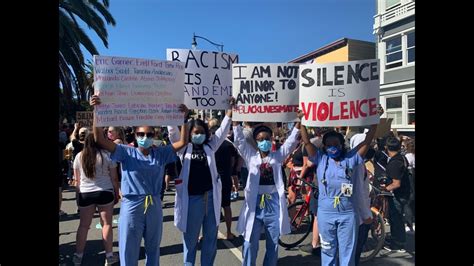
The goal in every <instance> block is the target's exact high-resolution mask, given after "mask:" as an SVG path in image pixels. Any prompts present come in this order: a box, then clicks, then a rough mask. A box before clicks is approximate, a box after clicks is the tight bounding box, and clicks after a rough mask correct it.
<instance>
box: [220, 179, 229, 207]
mask: <svg viewBox="0 0 474 266" xmlns="http://www.w3.org/2000/svg"><path fill="white" fill-rule="evenodd" d="M221 182H222V202H221V207H223V208H224V207H229V206H230V193H231V192H232V179H231V177H230V176H228V177H222V176H221Z"/></svg>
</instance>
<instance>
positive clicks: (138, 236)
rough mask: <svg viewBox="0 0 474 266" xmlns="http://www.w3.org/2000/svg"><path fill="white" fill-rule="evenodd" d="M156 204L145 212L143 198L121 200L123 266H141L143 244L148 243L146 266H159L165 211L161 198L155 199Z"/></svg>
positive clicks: (125, 197) (120, 241) (134, 196)
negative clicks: (139, 265) (140, 258)
mask: <svg viewBox="0 0 474 266" xmlns="http://www.w3.org/2000/svg"><path fill="white" fill-rule="evenodd" d="M152 199H153V204H152V205H149V206H148V208H147V210H146V213H144V211H145V196H144V195H128V196H124V197H123V198H122V204H121V206H120V217H119V224H118V228H119V256H120V265H122V266H132V265H133V266H135V265H138V259H139V255H140V243H141V240H142V237H143V238H144V239H145V255H146V263H145V265H146V266H152V265H153V266H157V265H160V243H161V233H162V230H163V210H162V209H161V201H160V196H159V195H157V196H152Z"/></svg>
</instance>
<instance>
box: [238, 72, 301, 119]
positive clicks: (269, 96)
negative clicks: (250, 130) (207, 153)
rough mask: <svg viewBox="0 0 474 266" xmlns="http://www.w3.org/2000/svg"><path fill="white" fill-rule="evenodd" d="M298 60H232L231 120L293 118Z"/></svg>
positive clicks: (296, 95) (294, 116) (296, 102)
mask: <svg viewBox="0 0 474 266" xmlns="http://www.w3.org/2000/svg"><path fill="white" fill-rule="evenodd" d="M298 67H299V66H298V64H233V65H232V96H234V98H235V99H236V107H235V108H234V110H233V114H232V119H233V120H234V121H261V122H290V121H297V117H296V112H297V109H298V84H299V82H298Z"/></svg>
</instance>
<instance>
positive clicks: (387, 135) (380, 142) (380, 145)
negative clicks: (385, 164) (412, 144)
mask: <svg viewBox="0 0 474 266" xmlns="http://www.w3.org/2000/svg"><path fill="white" fill-rule="evenodd" d="M394 136H395V135H394V134H393V132H392V131H389V132H387V133H385V135H383V136H382V137H381V138H377V149H378V150H383V149H384V147H385V143H386V142H387V139H388V138H391V137H394Z"/></svg>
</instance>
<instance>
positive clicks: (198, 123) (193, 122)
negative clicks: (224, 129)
mask: <svg viewBox="0 0 474 266" xmlns="http://www.w3.org/2000/svg"><path fill="white" fill-rule="evenodd" d="M188 125H189V136H188V137H189V140H191V135H192V131H193V128H194V127H197V126H201V127H203V128H204V134H206V139H205V140H204V142H203V144H205V143H208V142H209V137H210V135H209V127H208V126H207V124H206V123H204V121H202V120H201V119H193V120H191V121H189V122H188Z"/></svg>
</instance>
